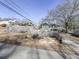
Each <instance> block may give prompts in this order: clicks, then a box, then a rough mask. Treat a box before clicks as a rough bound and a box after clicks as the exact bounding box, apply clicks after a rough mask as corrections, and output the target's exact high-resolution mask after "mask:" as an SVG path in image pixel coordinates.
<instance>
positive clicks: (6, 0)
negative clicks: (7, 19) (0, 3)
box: [4, 0, 22, 13]
mask: <svg viewBox="0 0 79 59" xmlns="http://www.w3.org/2000/svg"><path fill="white" fill-rule="evenodd" d="M4 1H5V2H7V3H8V5H10V6H11V7H13V8H15V9H16V10H18V11H20V10H19V9H18V8H17V7H16V6H14V5H13V4H11V3H10V2H9V1H8V0H4ZM20 12H21V11H20ZM21 13H22V12H21Z"/></svg>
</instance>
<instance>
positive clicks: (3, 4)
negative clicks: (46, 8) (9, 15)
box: [0, 1, 27, 19]
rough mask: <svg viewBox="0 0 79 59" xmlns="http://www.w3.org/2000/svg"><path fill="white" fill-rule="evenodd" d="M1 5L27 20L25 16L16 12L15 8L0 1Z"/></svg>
mask: <svg viewBox="0 0 79 59" xmlns="http://www.w3.org/2000/svg"><path fill="white" fill-rule="evenodd" d="M0 4H1V5H2V6H4V7H6V8H8V9H10V10H11V11H13V12H15V13H16V14H18V15H20V16H21V17H23V18H26V17H25V16H24V15H22V14H20V13H19V12H17V11H16V10H14V9H13V8H11V7H10V6H8V5H6V4H5V3H3V2H2V1H0ZM26 19H27V18H26Z"/></svg>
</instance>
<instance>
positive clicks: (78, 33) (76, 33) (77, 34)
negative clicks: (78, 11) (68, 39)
mask: <svg viewBox="0 0 79 59" xmlns="http://www.w3.org/2000/svg"><path fill="white" fill-rule="evenodd" d="M70 34H71V35H72V36H76V37H79V31H76V32H73V33H70Z"/></svg>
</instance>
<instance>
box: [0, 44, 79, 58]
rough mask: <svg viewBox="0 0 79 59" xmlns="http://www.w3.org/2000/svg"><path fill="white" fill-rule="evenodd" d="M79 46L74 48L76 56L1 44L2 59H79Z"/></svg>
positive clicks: (61, 52) (0, 55)
mask: <svg viewBox="0 0 79 59" xmlns="http://www.w3.org/2000/svg"><path fill="white" fill-rule="evenodd" d="M67 44H68V43H67ZM73 45H74V44H73ZM73 45H71V46H73ZM78 46H79V45H77V46H75V45H74V46H73V47H75V51H76V52H77V53H76V54H74V53H71V54H69V53H64V52H63V51H54V50H53V51H49V50H44V49H36V48H29V47H22V46H17V45H11V44H4V43H0V59H79V54H78V52H79V47H78ZM65 49H66V48H65Z"/></svg>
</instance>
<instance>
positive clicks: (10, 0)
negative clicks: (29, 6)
mask: <svg viewBox="0 0 79 59" xmlns="http://www.w3.org/2000/svg"><path fill="white" fill-rule="evenodd" d="M9 2H11V3H12V4H13V5H15V6H16V7H17V8H18V9H20V10H22V11H23V12H24V13H26V14H28V16H30V17H31V15H29V13H27V12H26V11H25V10H24V9H22V8H21V7H20V6H19V5H17V4H16V3H15V2H14V1H12V0H9Z"/></svg>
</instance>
